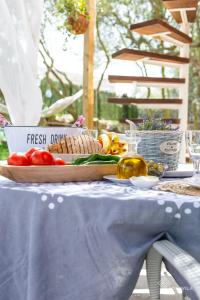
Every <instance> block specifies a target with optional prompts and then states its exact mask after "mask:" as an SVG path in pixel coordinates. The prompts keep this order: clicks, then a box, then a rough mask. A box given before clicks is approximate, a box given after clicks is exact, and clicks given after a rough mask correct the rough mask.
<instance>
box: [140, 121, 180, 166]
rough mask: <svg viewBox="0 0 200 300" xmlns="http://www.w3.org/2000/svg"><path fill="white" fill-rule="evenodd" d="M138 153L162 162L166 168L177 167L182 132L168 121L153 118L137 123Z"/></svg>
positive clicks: (148, 159) (147, 158)
mask: <svg viewBox="0 0 200 300" xmlns="http://www.w3.org/2000/svg"><path fill="white" fill-rule="evenodd" d="M137 136H138V137H139V144H138V153H139V154H140V155H142V156H143V157H144V158H145V159H146V160H147V161H150V160H153V161H155V162H156V163H163V164H165V165H167V166H168V170H170V171H172V170H176V169H177V168H178V163H179V156H180V150H181V143H182V137H183V132H182V131H180V130H179V127H176V128H174V127H173V126H172V124H170V123H169V122H164V121H162V120H158V119H153V120H146V121H143V123H141V124H139V125H137Z"/></svg>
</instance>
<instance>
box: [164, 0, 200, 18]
mask: <svg viewBox="0 0 200 300" xmlns="http://www.w3.org/2000/svg"><path fill="white" fill-rule="evenodd" d="M163 4H164V6H165V7H166V8H167V9H168V10H169V11H170V12H171V14H172V15H173V17H174V19H175V20H176V22H177V23H186V22H189V23H193V22H194V21H195V19H196V14H197V6H198V0H163Z"/></svg>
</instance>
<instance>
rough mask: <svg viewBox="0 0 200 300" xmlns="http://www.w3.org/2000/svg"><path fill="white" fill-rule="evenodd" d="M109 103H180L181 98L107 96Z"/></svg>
mask: <svg viewBox="0 0 200 300" xmlns="http://www.w3.org/2000/svg"><path fill="white" fill-rule="evenodd" d="M108 102H109V103H116V104H126V105H127V104H137V105H138V104H158V105H159V104H175V105H177V104H182V103H183V101H182V100H181V99H135V98H108Z"/></svg>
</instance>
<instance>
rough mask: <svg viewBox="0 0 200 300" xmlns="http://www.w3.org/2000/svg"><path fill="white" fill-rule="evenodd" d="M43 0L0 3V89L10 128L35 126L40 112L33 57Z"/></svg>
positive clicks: (35, 52) (39, 96) (35, 60)
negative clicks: (12, 126) (10, 124)
mask: <svg viewBox="0 0 200 300" xmlns="http://www.w3.org/2000/svg"><path fill="white" fill-rule="evenodd" d="M42 8H43V0H0V89H1V90H2V92H3V94H4V97H5V100H6V104H7V107H8V111H9V114H10V117H11V121H12V124H13V125H37V124H38V122H39V120H40V116H41V110H42V96H41V91H40V89H39V87H38V85H37V79H36V78H37V53H38V42H39V31H40V22H41V16H42Z"/></svg>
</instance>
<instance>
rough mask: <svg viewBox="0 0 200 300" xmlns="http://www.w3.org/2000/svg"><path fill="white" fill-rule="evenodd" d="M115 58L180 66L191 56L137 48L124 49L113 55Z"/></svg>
mask: <svg viewBox="0 0 200 300" xmlns="http://www.w3.org/2000/svg"><path fill="white" fill-rule="evenodd" d="M112 58H113V59H121V60H132V61H142V62H145V63H150V64H160V65H170V66H176V67H177V66H180V65H184V64H188V63H189V58H185V57H179V56H174V55H168V54H160V53H154V52H148V51H141V50H135V49H128V48H125V49H122V50H119V51H117V52H115V53H114V54H113V55H112Z"/></svg>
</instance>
